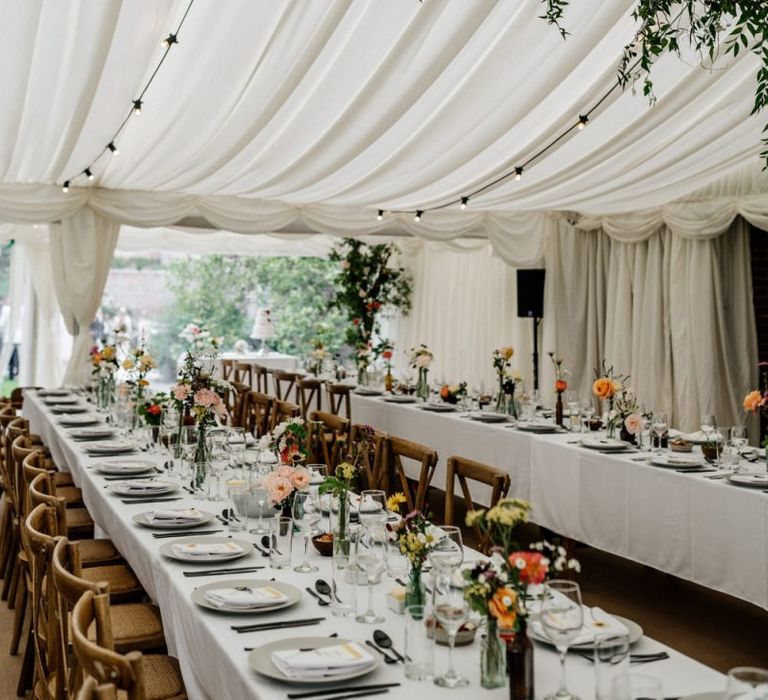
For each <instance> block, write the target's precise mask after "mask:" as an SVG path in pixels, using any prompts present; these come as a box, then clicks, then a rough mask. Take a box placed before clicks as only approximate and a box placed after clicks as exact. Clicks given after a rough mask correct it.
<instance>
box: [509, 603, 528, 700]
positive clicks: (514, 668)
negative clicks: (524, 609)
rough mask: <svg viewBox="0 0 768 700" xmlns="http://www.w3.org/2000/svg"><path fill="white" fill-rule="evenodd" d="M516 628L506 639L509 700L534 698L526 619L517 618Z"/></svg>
mask: <svg viewBox="0 0 768 700" xmlns="http://www.w3.org/2000/svg"><path fill="white" fill-rule="evenodd" d="M517 625H518V629H517V631H516V632H515V634H514V635H513V636H512V637H511V638H509V639H507V643H506V646H507V649H506V652H507V675H508V676H509V700H534V687H533V644H532V642H531V640H530V639H529V638H528V630H527V625H526V619H525V617H523V616H519V617H518V618H517Z"/></svg>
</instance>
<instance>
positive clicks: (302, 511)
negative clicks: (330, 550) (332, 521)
mask: <svg viewBox="0 0 768 700" xmlns="http://www.w3.org/2000/svg"><path fill="white" fill-rule="evenodd" d="M320 515H321V511H320V504H319V503H318V502H317V501H316V500H315V499H314V497H313V496H312V494H311V493H310V492H309V491H297V492H296V493H295V494H294V496H293V523H294V525H295V526H296V527H297V528H298V529H299V530H300V531H301V533H302V534H303V535H304V561H303V562H302V563H301V564H299V565H298V566H295V567H294V569H293V570H294V571H297V572H298V573H300V574H310V573H312V572H313V571H317V570H318V569H317V567H316V566H314V565H313V564H310V563H309V538H310V535H311V534H312V528H313V527H314V525H315V523H317V522H318V521H319V520H320Z"/></svg>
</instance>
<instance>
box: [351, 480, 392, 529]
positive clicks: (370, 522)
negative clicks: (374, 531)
mask: <svg viewBox="0 0 768 700" xmlns="http://www.w3.org/2000/svg"><path fill="white" fill-rule="evenodd" d="M358 515H359V517H360V524H361V525H362V526H363V527H364V528H366V529H370V528H375V527H382V526H384V525H386V524H387V494H386V493H384V491H381V490H378V489H370V490H368V491H363V492H362V493H361V494H360V501H359V503H358Z"/></svg>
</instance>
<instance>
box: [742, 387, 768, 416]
mask: <svg viewBox="0 0 768 700" xmlns="http://www.w3.org/2000/svg"><path fill="white" fill-rule="evenodd" d="M761 408H768V392H766V393H765V394H763V393H762V392H761V391H758V390H757V389H755V390H754V391H750V392H749V393H748V394H747V395H746V396H745V397H744V410H745V411H749V412H750V413H757V412H758V411H759V410H760V409H761Z"/></svg>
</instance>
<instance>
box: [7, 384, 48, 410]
mask: <svg viewBox="0 0 768 700" xmlns="http://www.w3.org/2000/svg"><path fill="white" fill-rule="evenodd" d="M42 388H43V387H41V386H17V387H16V388H15V389H14V390H13V391H12V392H11V405H12V406H13V407H14V408H15V409H18V410H21V408H22V407H23V406H24V392H25V391H28V390H32V391H36V390H37V389H42Z"/></svg>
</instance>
